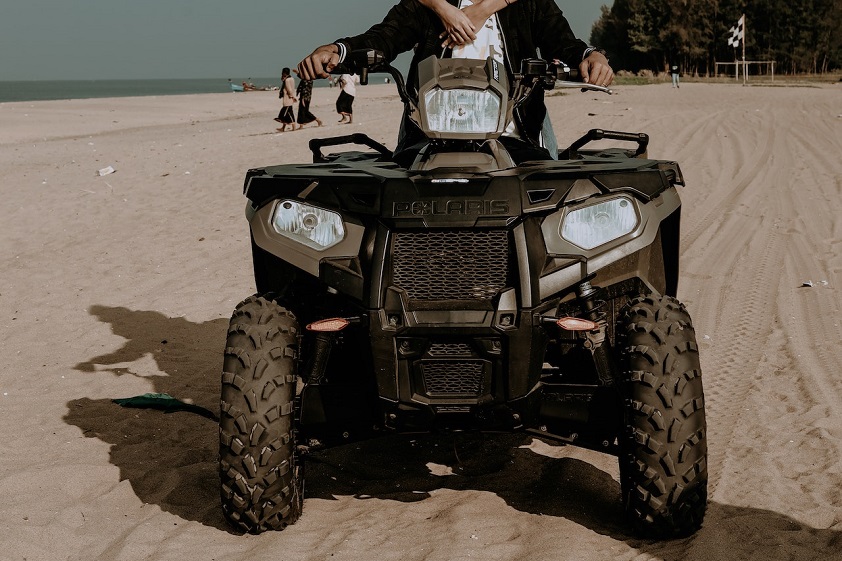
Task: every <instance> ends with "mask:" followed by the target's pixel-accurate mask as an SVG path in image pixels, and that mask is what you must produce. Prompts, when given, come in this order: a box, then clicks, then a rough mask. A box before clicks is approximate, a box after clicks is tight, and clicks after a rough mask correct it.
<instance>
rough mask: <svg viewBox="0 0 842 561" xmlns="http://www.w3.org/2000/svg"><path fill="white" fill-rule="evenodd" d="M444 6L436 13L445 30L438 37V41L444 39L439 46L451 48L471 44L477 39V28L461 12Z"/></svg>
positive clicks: (452, 7) (447, 5)
mask: <svg viewBox="0 0 842 561" xmlns="http://www.w3.org/2000/svg"><path fill="white" fill-rule="evenodd" d="M445 6H446V7H445V8H444V9H442V10H441V11H440V12H439V11H437V12H436V15H438V16H439V19H440V20H441V22H442V23H443V24H444V29H445V32H444V33H442V34H441V35H439V39H444V42H443V43H442V44H441V46H442V47H452V46H454V45H464V44H466V43H472V42H473V41H474V39H476V38H477V34H476V30H477V26H475V25H474V24H473V23H472V22H471V18H469V17H468V16H467V15H466V14H465V12H464V11H463V10H460V9H459V8H457V7H456V6H451V5H450V4H445Z"/></svg>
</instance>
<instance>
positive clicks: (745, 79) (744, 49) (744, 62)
mask: <svg viewBox="0 0 842 561" xmlns="http://www.w3.org/2000/svg"><path fill="white" fill-rule="evenodd" d="M747 35H748V33H747V32H746V15H745V14H743V85H744V86H745V85H746V82H747V81H748V77H747V76H746V74H747V72H746V70H747V69H746V36H747Z"/></svg>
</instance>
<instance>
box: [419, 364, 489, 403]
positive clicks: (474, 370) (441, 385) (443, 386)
mask: <svg viewBox="0 0 842 561" xmlns="http://www.w3.org/2000/svg"><path fill="white" fill-rule="evenodd" d="M421 372H422V375H423V376H424V387H425V388H426V390H427V395H429V396H430V397H456V396H464V397H479V396H480V395H481V394H482V389H483V388H482V384H483V361H481V360H430V361H424V362H422V363H421Z"/></svg>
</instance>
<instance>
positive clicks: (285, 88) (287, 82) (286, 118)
mask: <svg viewBox="0 0 842 561" xmlns="http://www.w3.org/2000/svg"><path fill="white" fill-rule="evenodd" d="M278 97H280V98H281V112H280V113H278V116H277V117H275V120H276V121H277V122H279V123H281V126H280V128H278V130H279V131H280V132H285V131H286V130H287V126H291V127H292V130H294V131H297V130H298V129H300V128H301V125H299V124H298V123H296V122H295V114H294V113H293V109H292V105H293V104H294V103H295V102H296V101H298V100H297V98H296V97H295V80H294V79H293V77H292V74H290V71H289V68H284V69H283V70H282V71H281V93H280V94H279V95H278Z"/></svg>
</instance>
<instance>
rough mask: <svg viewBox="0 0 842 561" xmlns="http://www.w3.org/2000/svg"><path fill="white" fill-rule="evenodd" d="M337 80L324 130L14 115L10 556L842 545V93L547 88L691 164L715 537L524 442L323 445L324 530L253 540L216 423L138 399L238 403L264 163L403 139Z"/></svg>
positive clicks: (383, 94) (226, 97) (232, 117)
mask: <svg viewBox="0 0 842 561" xmlns="http://www.w3.org/2000/svg"><path fill="white" fill-rule="evenodd" d="M336 92H337V90H335V89H328V88H316V89H315V91H314V101H313V106H312V109H313V112H314V113H315V114H316V115H317V116H319V117H320V118H321V119H322V120H323V121H324V122H325V126H324V127H322V128H307V129H304V130H302V131H297V132H287V133H277V132H276V131H275V127H276V125H277V124H276V123H275V122H274V121H273V120H272V118H273V117H274V116H275V115H276V114H277V111H278V109H279V105H280V103H279V100H278V98H277V92H250V93H245V94H208V95H189V96H166V97H146V98H119V99H104V100H103V99H96V100H71V101H44V102H16V103H0V200H2V204H0V225H2V226H0V270H1V271H2V273H0V279H2V280H0V342H2V347H0V360H1V361H2V362H1V363H0V364H2V367H0V423H2V426H3V427H4V431H3V432H4V437H3V438H2V439H0V496H2V497H3V498H4V500H3V501H2V503H1V504H0V559H3V560H8V561H24V560H26V561H59V560H79V561H83V560H84V561H88V560H92V559H98V560H108V561H112V560H113V561H138V560H149V561H171V560H176V559H185V560H187V559H190V560H192V559H195V560H203V561H210V560H214V561H241V560H242V561H245V560H249V561H253V560H254V561H258V560H268V559H277V558H282V559H288V560H295V561H299V560H301V561H303V560H308V561H309V560H313V561H315V560H319V561H323V560H332V561H334V560H335V561H344V560H364V559H373V560H378V561H388V560H401V561H421V560H424V561H457V560H460V561H462V560H469V559H480V560H483V561H495V560H528V561H538V560H547V561H549V560H552V561H562V560H570V561H574V560H575V561H590V560H592V561H604V560H622V561H632V560H634V561H644V560H652V559H657V560H663V561H714V560H762V561H783V560H791V559H792V560H799V561H804V560H812V559H815V560H831V559H842V374H840V372H842V158H840V154H842V84H835V85H818V86H809V87H808V86H792V85H791V86H788V87H741V86H740V85H737V84H700V83H685V84H682V86H681V88H680V89H678V90H676V89H673V88H671V87H670V86H669V85H668V84H655V85H649V86H627V87H618V88H617V91H616V95H614V96H612V97H606V96H600V95H597V94H592V93H588V94H585V93H580V92H578V91H577V92H576V93H568V94H566V95H554V96H552V97H550V98H549V99H548V106H549V108H550V112H551V115H552V117H553V120H554V124H555V130H556V134H557V135H558V137H559V144H560V145H567V144H569V143H570V142H572V141H573V140H575V139H576V138H578V137H579V136H580V135H581V134H583V133H584V132H586V131H587V130H588V129H590V128H606V129H613V130H625V131H635V132H637V131H641V132H646V133H648V134H649V135H650V136H651V138H652V141H651V144H650V151H649V153H650V155H651V156H652V157H654V158H659V159H672V160H676V161H678V162H679V163H680V165H681V167H682V170H683V172H684V175H685V177H686V180H687V183H688V184H687V186H686V187H685V188H681V189H680V195H681V197H682V200H683V203H684V206H683V216H682V238H681V252H682V256H681V258H682V263H681V280H680V284H679V294H678V296H679V298H680V299H681V300H683V301H684V302H685V303H686V304H687V306H688V308H689V310H690V313H691V314H692V316H693V320H694V323H695V327H696V333H697V336H698V338H699V346H700V352H701V360H702V366H703V374H704V383H705V392H706V403H707V421H708V431H709V439H708V440H709V448H710V458H709V470H710V477H711V480H710V503H709V507H708V513H707V517H706V519H705V523H704V526H703V528H702V529H701V530H700V531H699V532H698V533H697V534H696V535H694V536H692V537H690V538H687V539H683V540H676V541H667V542H652V541H645V540H640V539H638V538H636V537H634V536H633V535H632V534H631V533H630V531H629V528H628V527H627V526H626V524H625V522H624V520H623V515H622V509H621V505H620V501H619V495H620V490H619V483H618V481H617V479H618V469H617V461H616V459H615V458H613V457H610V456H606V455H601V454H599V453H595V452H589V451H585V450H580V449H576V448H572V447H560V446H555V445H550V444H546V443H543V442H540V441H537V440H533V439H532V438H529V437H524V436H518V435H514V436H508V437H504V438H501V439H499V443H498V445H496V446H491V447H488V446H483V447H480V446H479V444H478V443H477V441H476V440H474V439H472V438H471V437H470V436H465V435H457V436H442V437H439V438H428V437H412V438H408V437H389V438H385V439H382V440H376V441H370V442H365V443H359V444H351V445H347V446H344V447H340V448H336V449H332V450H328V451H324V452H320V453H318V454H316V455H314V456H313V457H311V458H310V461H309V463H308V466H307V470H308V471H307V487H306V491H305V501H304V514H303V516H302V518H301V519H300V520H299V522H297V523H296V524H295V525H294V526H292V527H290V528H288V529H287V530H285V531H283V532H279V533H267V534H262V535H259V536H248V535H247V536H244V535H240V534H238V533H237V532H235V531H233V530H232V528H230V527H229V526H228V525H227V523H226V522H225V520H224V519H223V516H222V513H221V510H220V507H219V498H218V478H217V473H216V470H217V464H216V454H217V427H216V423H215V422H214V421H213V420H210V419H207V418H205V417H202V416H200V415H197V414H194V413H190V412H178V413H171V414H165V413H163V412H161V411H157V410H150V409H129V408H122V407H119V406H118V405H116V404H114V403H113V402H112V400H113V399H115V398H126V397H131V396H136V395H139V394H143V393H146V392H160V393H168V394H170V395H172V396H174V397H176V398H178V399H181V400H184V401H187V402H191V403H193V404H196V405H198V406H201V407H204V408H207V409H210V410H213V411H216V410H218V400H219V384H220V368H221V364H222V350H223V347H224V340H225V332H226V326H227V322H228V318H229V316H230V313H231V311H232V310H233V309H234V307H235V306H236V304H237V303H238V302H239V301H240V300H242V299H243V298H245V297H246V296H248V295H250V294H251V293H252V292H253V291H254V284H253V278H252V273H251V256H250V250H249V234H248V227H247V223H246V221H245V218H244V206H245V199H244V198H243V196H242V183H243V177H244V173H245V171H246V170H247V169H248V168H251V167H258V166H262V165H267V164H274V163H289V162H306V161H309V158H310V153H309V150H308V149H307V141H308V140H309V139H311V138H314V137H318V136H332V135H338V134H347V133H349V132H351V131H354V132H366V133H368V134H369V135H370V136H372V137H373V138H374V139H375V140H378V141H380V142H383V143H385V144H387V145H389V146H394V139H395V137H396V135H397V127H398V118H399V115H400V113H401V110H402V108H401V105H400V103H399V101H398V98H397V95H396V93H395V92H394V88H393V86H390V85H385V84H379V85H375V86H368V87H360V88H358V96H357V100H356V103H355V106H354V109H355V121H354V124H353V125H350V126H347V125H339V124H336V121H337V119H338V118H337V117H336V114H335V111H334V108H333V103H334V100H335V96H336ZM108 166H111V167H113V168H114V169H115V170H116V171H115V173H112V174H109V175H104V176H97V170H100V169H103V168H106V167H108ZM457 454H458V456H459V458H458V460H457V458H456V455H457Z"/></svg>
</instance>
